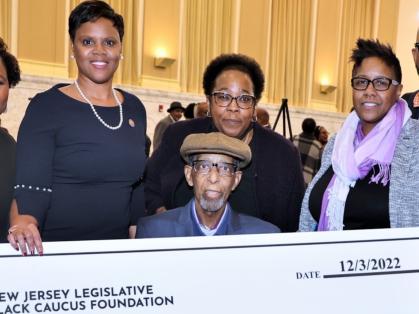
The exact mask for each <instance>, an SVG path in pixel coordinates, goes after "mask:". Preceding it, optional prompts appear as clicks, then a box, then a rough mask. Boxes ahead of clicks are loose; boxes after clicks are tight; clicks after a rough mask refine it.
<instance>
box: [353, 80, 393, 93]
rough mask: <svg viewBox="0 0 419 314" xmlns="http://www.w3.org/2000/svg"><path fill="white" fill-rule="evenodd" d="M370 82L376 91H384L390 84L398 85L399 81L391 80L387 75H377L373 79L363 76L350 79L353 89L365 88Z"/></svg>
mask: <svg viewBox="0 0 419 314" xmlns="http://www.w3.org/2000/svg"><path fill="white" fill-rule="evenodd" d="M370 83H371V84H372V86H373V87H374V89H375V90H377V91H381V92H382V91H386V90H388V89H389V88H390V86H391V85H399V84H400V83H399V82H397V81H395V80H392V79H390V78H388V77H377V78H375V79H373V80H369V79H367V78H364V77H353V78H352V79H351V85H352V88H353V89H355V90H366V89H367V88H368V85H370Z"/></svg>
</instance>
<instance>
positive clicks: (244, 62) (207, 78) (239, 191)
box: [145, 54, 304, 232]
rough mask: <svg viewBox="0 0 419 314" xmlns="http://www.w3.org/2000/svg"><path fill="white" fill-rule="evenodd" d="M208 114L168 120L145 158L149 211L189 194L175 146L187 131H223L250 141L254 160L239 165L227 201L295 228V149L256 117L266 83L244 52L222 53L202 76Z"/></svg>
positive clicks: (298, 194) (298, 186)
mask: <svg viewBox="0 0 419 314" xmlns="http://www.w3.org/2000/svg"><path fill="white" fill-rule="evenodd" d="M203 87H204V92H205V95H206V97H207V102H208V104H209V117H206V118H202V119H192V120H188V121H180V122H178V123H175V124H171V125H170V126H169V127H168V128H167V132H165V134H164V135H163V139H162V142H161V145H160V146H159V147H158V149H157V150H156V151H155V152H154V153H153V155H152V156H151V157H150V159H149V160H148V163H147V167H146V173H145V196H146V209H147V211H148V213H149V214H154V213H156V212H157V213H158V212H163V211H165V210H168V209H172V208H176V207H181V206H185V205H186V204H187V203H188V202H189V201H190V199H191V198H192V197H193V191H192V189H191V188H190V187H189V186H188V184H187V182H186V180H185V176H184V171H183V170H184V164H183V162H182V159H181V158H179V149H180V147H181V145H182V143H183V140H184V139H185V137H186V136H188V135H189V134H194V133H211V132H221V133H223V134H225V135H227V136H230V137H234V138H236V139H239V140H241V141H243V142H244V143H246V144H248V145H249V146H250V149H251V151H252V156H253V158H252V162H251V163H250V164H249V165H248V166H246V167H245V168H244V169H242V172H243V175H242V179H241V184H240V185H239V186H238V187H237V188H236V190H235V191H234V193H232V194H231V195H230V204H231V206H232V208H235V209H236V210H237V211H240V212H241V213H244V214H248V215H251V216H254V217H257V218H260V219H262V220H265V221H268V222H270V223H272V224H274V225H276V226H277V227H278V228H280V229H281V231H283V232H291V231H297V229H298V219H299V213H300V206H301V199H302V197H303V194H304V181H303V177H302V171H301V163H300V158H299V155H298V151H297V149H296V148H295V147H294V146H293V145H292V143H291V142H290V141H288V140H287V139H285V138H283V137H282V136H281V135H279V134H277V133H275V132H272V131H270V130H267V129H266V128H263V127H262V126H260V125H259V124H257V123H256V122H254V121H256V111H255V108H256V105H257V103H258V101H259V100H260V98H261V96H262V92H263V88H264V75H263V72H262V69H261V68H260V66H259V64H258V63H257V62H256V61H255V60H254V59H251V58H249V57H247V56H245V55H241V54H224V55H220V56H218V57H217V58H215V59H214V60H212V61H211V62H210V64H209V65H208V66H207V68H206V70H205V72H204V76H203Z"/></svg>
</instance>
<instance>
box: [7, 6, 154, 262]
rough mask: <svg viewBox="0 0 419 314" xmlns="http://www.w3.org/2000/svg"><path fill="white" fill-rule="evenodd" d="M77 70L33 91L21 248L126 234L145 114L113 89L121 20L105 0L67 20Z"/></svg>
mask: <svg viewBox="0 0 419 314" xmlns="http://www.w3.org/2000/svg"><path fill="white" fill-rule="evenodd" d="M69 34H70V39H71V43H72V52H73V58H74V59H75V61H76V63H77V68H78V75H77V78H76V80H75V82H74V83H73V84H58V85H56V86H54V87H52V88H51V89H50V90H48V91H46V92H43V93H40V94H38V95H36V96H35V97H34V98H33V100H32V101H31V103H30V104H29V106H28V109H27V111H26V114H25V117H24V119H23V121H22V124H21V126H20V129H19V134H18V144H17V177H16V186H15V199H16V202H14V203H13V204H12V208H11V218H10V222H11V223H10V224H11V228H10V235H9V242H10V243H11V245H12V246H13V247H14V248H15V249H18V248H20V249H21V251H22V253H23V254H27V252H28V250H29V251H30V253H32V254H34V250H35V248H36V249H37V251H38V252H39V253H42V251H43V248H42V242H41V239H42V240H44V241H65V240H88V239H91V240H98V239H119V238H128V232H129V226H130V225H135V224H136V220H137V217H138V213H135V212H134V211H133V210H132V209H131V204H130V202H131V199H132V198H134V197H133V195H132V193H133V185H134V184H135V183H136V182H137V181H138V179H139V178H140V177H141V176H142V173H143V168H144V164H145V146H144V145H145V131H146V113H145V109H144V106H143V104H142V103H141V102H140V100H139V99H138V98H137V97H136V96H134V95H132V94H129V93H127V92H124V91H122V90H120V89H114V88H113V87H112V79H113V76H114V73H115V71H116V70H117V68H118V65H119V62H120V60H121V59H122V38H123V35H124V23H123V18H122V16H121V15H119V14H117V13H115V12H114V10H113V9H112V8H111V7H110V6H109V5H108V4H106V3H105V2H103V1H85V2H82V3H81V4H79V5H78V6H77V7H76V8H75V9H74V10H73V11H72V12H71V14H70V17H69Z"/></svg>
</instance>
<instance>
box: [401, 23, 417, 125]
mask: <svg viewBox="0 0 419 314" xmlns="http://www.w3.org/2000/svg"><path fill="white" fill-rule="evenodd" d="M412 55H413V61H414V62H415V67H416V71H417V73H418V75H419V28H418V31H417V34H416V42H415V44H414V47H413V48H412ZM402 98H403V99H404V100H406V101H407V104H408V105H409V108H410V110H411V111H412V119H419V89H418V90H417V91H415V92H412V93H406V94H404V95H403V96H402Z"/></svg>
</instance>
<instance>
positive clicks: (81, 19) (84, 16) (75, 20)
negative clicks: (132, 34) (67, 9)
mask: <svg viewBox="0 0 419 314" xmlns="http://www.w3.org/2000/svg"><path fill="white" fill-rule="evenodd" d="M102 17H103V18H105V19H108V20H110V21H112V23H113V26H114V27H115V28H116V29H117V30H118V33H119V38H120V39H121V42H122V38H123V37H124V18H123V17H122V15H120V14H118V13H116V12H115V11H114V9H112V7H111V6H110V5H109V4H107V3H106V2H103V1H99V0H88V1H84V2H82V3H80V4H79V5H78V6H76V7H75V8H74V10H73V11H71V14H70V17H69V18H68V33H69V35H70V39H71V41H72V42H74V39H75V38H76V31H77V30H78V29H79V28H80V26H81V25H82V24H84V23H86V22H96V21H97V20H98V19H100V18H102Z"/></svg>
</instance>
